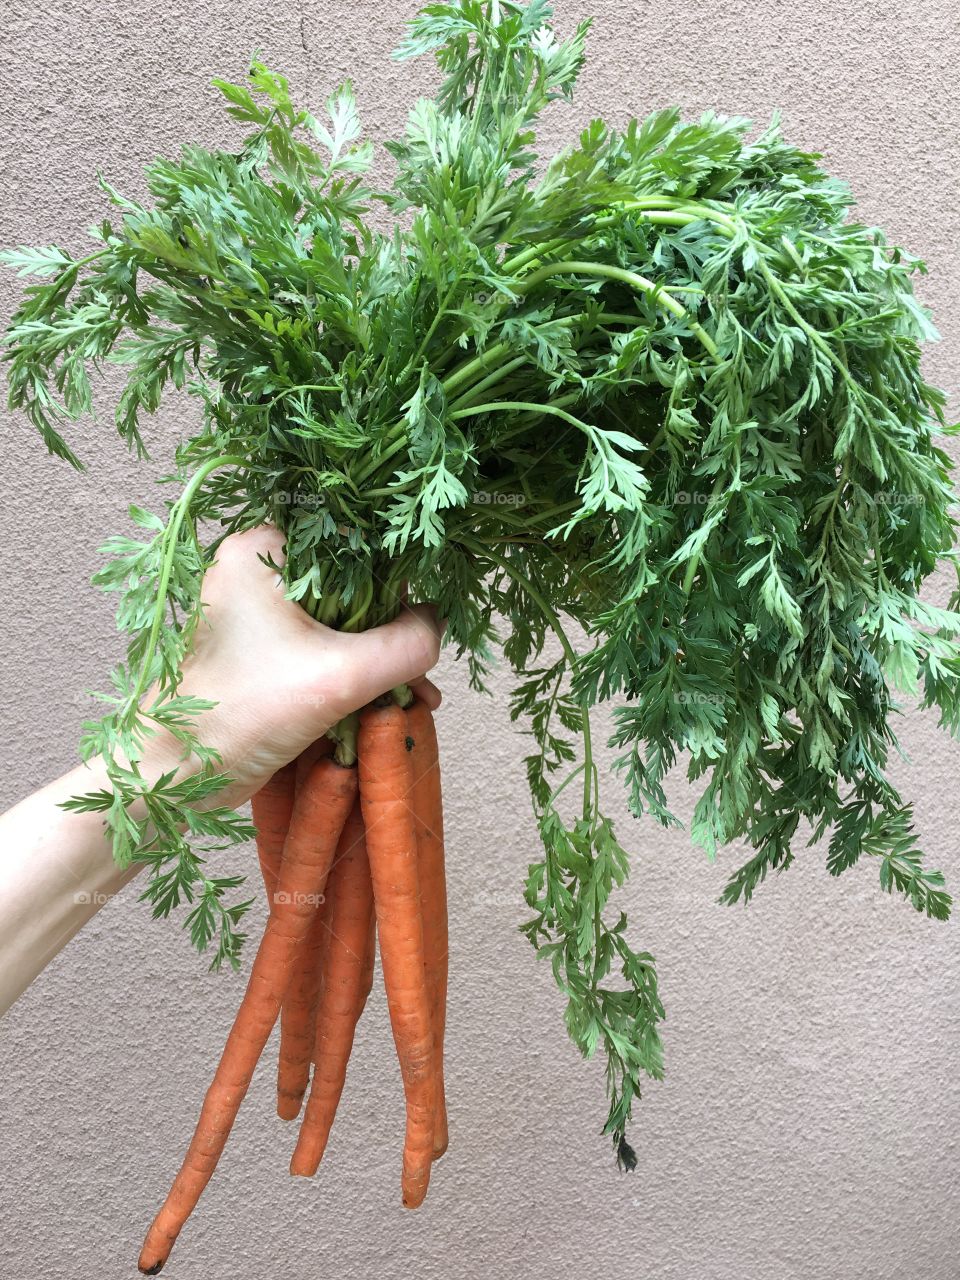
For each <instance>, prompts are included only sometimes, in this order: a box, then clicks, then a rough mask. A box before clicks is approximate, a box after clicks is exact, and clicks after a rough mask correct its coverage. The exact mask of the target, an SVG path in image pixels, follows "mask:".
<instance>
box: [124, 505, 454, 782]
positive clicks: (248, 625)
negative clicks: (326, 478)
mask: <svg viewBox="0 0 960 1280" xmlns="http://www.w3.org/2000/svg"><path fill="white" fill-rule="evenodd" d="M282 549H283V538H282V536H281V535H280V533H279V532H278V531H277V530H276V529H273V528H271V527H269V526H263V527H261V528H259V529H253V530H250V531H249V532H247V533H241V534H234V535H233V536H232V537H229V538H227V539H226V540H225V541H224V542H223V543H222V545H221V547H220V549H219V551H218V553H217V559H216V563H215V564H214V565H213V566H212V567H211V568H210V569H209V570H208V571H207V574H206V577H205V578H204V581H203V602H204V606H205V609H204V617H203V619H202V620H201V622H200V624H199V626H198V628H197V634H196V636H195V639H194V644H193V649H192V651H191V653H190V655H189V657H188V658H187V659H186V661H185V663H184V666H183V673H182V674H183V680H182V683H181V685H180V690H179V692H181V693H183V694H192V695H194V696H195V697H198V698H205V699H209V700H211V701H214V702H216V704H217V705H216V706H215V707H214V708H213V709H212V710H210V711H206V712H204V713H203V714H202V715H201V716H200V717H199V719H198V721H197V731H198V735H199V737H200V739H201V741H202V742H203V743H204V744H205V745H206V746H210V747H214V748H215V749H216V750H217V751H218V752H219V753H220V756H221V758H222V761H223V765H222V768H223V771H224V772H225V773H228V774H229V775H230V776H231V777H232V778H233V779H234V781H233V783H232V784H231V786H230V787H229V788H228V789H227V791H226V792H224V793H222V794H221V795H220V796H218V797H217V802H218V803H227V804H231V805H238V804H242V803H243V802H244V801H245V800H247V799H249V797H250V796H251V795H253V793H254V792H255V791H257V790H258V789H259V788H260V787H261V786H262V785H263V783H264V782H266V781H267V779H268V778H269V777H270V776H271V774H273V773H275V772H276V771H277V769H279V768H280V767H281V766H282V765H284V764H286V763H287V762H288V761H290V760H293V759H295V758H296V757H297V756H298V755H299V754H300V752H301V751H303V750H304V749H305V748H306V747H308V746H309V745H310V744H311V743H312V742H314V741H316V739H317V738H320V737H322V736H323V734H324V733H325V732H326V731H327V729H329V728H330V727H331V726H332V725H334V724H336V723H337V721H339V720H340V719H342V718H343V717H344V716H346V715H348V714H349V713H350V712H351V711H357V710H359V708H360V707H362V706H364V705H365V704H366V703H367V702H370V701H371V700H372V699H374V698H376V697H378V696H379V695H380V694H382V693H386V692H387V691H388V690H389V689H392V688H394V687H396V686H397V685H399V684H409V685H411V686H412V687H413V688H414V691H415V692H416V693H417V695H418V696H419V697H421V698H423V699H424V701H426V702H427V703H429V705H430V706H431V707H434V708H436V707H437V706H438V705H439V703H440V694H439V692H438V691H437V689H436V688H435V687H434V686H433V685H432V684H431V683H430V681H429V680H427V679H426V678H425V674H426V672H427V671H429V670H430V669H431V668H432V667H433V666H435V665H436V662H437V659H438V657H439V654H440V637H441V634H442V629H441V627H440V625H439V624H438V622H437V618H436V614H435V612H434V610H433V609H432V608H430V607H429V606H427V605H413V606H411V607H406V606H405V607H404V608H403V609H402V610H401V612H400V614H399V615H398V617H397V618H396V619H395V621H393V622H390V623H388V624H387V625H386V626H382V627H375V628H373V629H372V630H370V631H364V632H360V633H359V634H356V635H352V634H347V633H345V632H340V631H332V630H331V629H330V628H329V627H324V626H321V624H320V623H319V622H315V621H314V620H313V619H312V618H311V617H310V616H309V615H308V614H307V613H306V612H305V610H303V609H302V608H301V607H300V605H298V604H296V603H295V602H294V601H292V600H287V599H286V598H285V597H284V594H283V586H282V583H281V579H280V577H279V575H278V574H277V573H276V572H275V571H274V570H273V569H270V568H268V567H267V565H265V564H264V563H263V561H262V559H261V557H268V556H269V557H270V558H272V560H273V561H274V563H275V564H282V562H283V554H282ZM154 745H155V747H156V750H154ZM147 755H148V759H147V761H146V762H145V763H146V764H147V765H149V763H150V761H151V759H152V758H155V757H157V756H158V755H159V761H160V763H161V764H162V765H163V767H165V768H168V767H170V765H171V763H172V762H173V761H174V760H176V759H178V758H179V755H180V748H179V745H178V744H177V743H175V742H173V741H172V740H168V741H163V740H159V741H158V742H157V743H156V744H153V745H152V746H151V748H150V749H149V750H148V753H147Z"/></svg>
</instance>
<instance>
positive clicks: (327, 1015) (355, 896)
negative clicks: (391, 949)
mask: <svg viewBox="0 0 960 1280" xmlns="http://www.w3.org/2000/svg"><path fill="white" fill-rule="evenodd" d="M326 896H327V910H326V911H325V913H324V917H323V920H324V924H325V926H326V927H327V929H328V930H329V941H328V944H327V950H326V955H325V957H324V971H323V985H322V988H321V995H320V1002H319V1007H318V1009H317V1036H316V1049H315V1052H314V1058H315V1060H316V1063H317V1066H316V1070H315V1071H314V1073H313V1082H312V1083H311V1085H310V1097H309V1098H308V1100H307V1109H306V1111H305V1112H304V1116H303V1122H302V1124H301V1126H300V1136H299V1138H298V1140H297V1146H296V1150H295V1151H294V1153H293V1157H292V1159H291V1161H290V1172H291V1173H292V1174H297V1175H300V1176H302V1177H307V1178H310V1177H313V1175H314V1174H315V1173H316V1171H317V1168H318V1166H319V1164H320V1161H321V1160H322V1158H323V1153H324V1151H325V1149H326V1145H327V1139H328V1138H329V1136H330V1129H331V1127H332V1126H333V1121H334V1117H335V1116H336V1113H337V1106H338V1105H339V1102H340V1095H341V1093H342V1092H343V1085H344V1081H345V1080H346V1075H347V1063H348V1061H349V1058H350V1051H351V1049H352V1048H353V1037H354V1032H355V1031H356V1027H357V1022H358V1021H359V1018H360V1015H361V1013H362V1012H363V1007H364V1004H365V1003H366V994H367V993H366V991H365V990H364V988H365V986H366V984H367V968H368V956H369V952H370V924H371V919H372V916H373V886H372V884H371V882H370V864H369V862H368V861H367V850H366V844H365V842H364V836H363V817H362V816H361V813H360V806H359V804H355V805H354V807H353V812H352V813H351V815H350V817H349V818H348V819H347V824H346V826H345V827H344V828H343V834H342V835H341V837H340V845H339V848H338V849H337V860H336V862H335V863H334V865H333V868H332V870H331V872H330V876H329V879H328V880H327V894H326ZM372 972H373V970H372V965H371V966H370V973H371V976H372ZM367 990H369V987H367Z"/></svg>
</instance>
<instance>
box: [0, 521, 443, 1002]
mask: <svg viewBox="0 0 960 1280" xmlns="http://www.w3.org/2000/svg"><path fill="white" fill-rule="evenodd" d="M282 546H283V539H282V537H281V536H280V534H279V533H278V532H277V531H276V530H275V529H272V528H267V527H264V528H261V529H254V530H251V531H249V532H248V533H243V534H235V535H234V536H233V537H230V538H228V539H226V541H225V542H224V543H223V544H222V546H221V548H220V551H219V553H218V556H217V560H216V563H215V564H214V565H213V566H212V567H211V569H210V570H209V571H208V573H207V575H206V578H205V579H204V584H203V601H204V605H205V613H204V620H203V622H202V623H201V625H200V627H199V628H198V632H197V636H196V639H195V642H194V645H193V648H192V651H191V653H190V655H189V656H188V658H187V660H186V662H185V663H184V667H183V673H182V674H183V680H182V684H181V692H183V693H190V694H194V695H196V696H197V697H203V698H207V699H210V700H211V701H215V702H216V703H217V705H216V707H215V708H213V709H212V710H211V711H209V712H205V713H204V714H203V716H202V719H201V722H200V735H201V738H202V740H203V741H204V742H205V743H206V744H207V745H209V746H212V747H214V748H215V749H216V750H217V751H218V752H219V753H220V756H221V758H222V760H223V766H222V767H223V771H224V772H225V773H227V774H229V775H230V777H231V778H232V779H233V782H232V784H231V785H230V787H229V788H227V790H225V791H224V792H222V793H221V794H220V795H218V796H217V797H216V802H217V803H226V804H229V805H232V806H239V805H242V804H243V803H245V802H246V801H247V800H249V798H250V797H251V796H252V795H253V794H254V792H256V791H258V790H259V789H260V787H261V786H263V784H264V783H265V782H266V781H267V780H268V779H269V778H270V777H271V776H272V774H274V773H275V772H276V771H277V769H280V768H281V767H282V766H283V765H285V764H287V763H289V762H290V761H291V760H294V759H296V757H297V756H298V755H299V754H300V752H301V751H303V750H304V749H305V748H306V747H308V746H309V745H310V744H311V743H312V742H314V741H316V739H317V738H320V737H322V736H323V734H324V733H325V732H326V731H327V729H329V728H330V727H331V726H332V725H334V724H336V723H337V722H338V721H339V720H340V719H341V718H342V717H343V716H345V715H348V714H349V713H350V712H352V711H356V710H358V709H359V708H360V707H362V706H364V705H365V704H366V703H367V702H370V701H372V699H374V698H376V697H378V696H379V695H380V694H382V693H386V692H387V691H388V690H389V689H393V688H395V687H396V686H397V685H400V684H409V685H411V686H412V687H413V688H414V690H415V692H416V693H417V695H418V696H419V697H421V698H423V699H424V701H426V702H427V703H428V704H429V705H430V706H431V707H434V708H435V707H437V706H438V705H439V702H440V694H439V692H438V691H437V689H436V688H435V686H434V685H432V684H431V683H430V681H429V680H427V679H426V672H427V671H429V670H430V669H431V668H432V667H433V666H435V665H436V662H437V659H438V657H439V652H440V637H441V627H440V625H439V623H438V621H437V618H436V615H435V613H434V611H433V610H432V609H431V608H429V607H428V606H425V605H415V606H412V607H410V608H404V609H402V610H401V612H400V614H399V616H398V617H397V618H396V620H395V621H393V622H391V623H389V624H388V625H386V626H383V627H377V628H374V629H373V630H371V631H367V632H363V633H361V634H359V635H347V634H344V633H342V632H337V631H332V630H330V629H329V628H327V627H323V626H321V625H320V624H319V623H317V622H314V621H313V619H312V618H310V617H309V616H308V615H307V614H306V613H305V612H304V610H303V609H301V608H300V606H299V605H297V604H295V603H293V602H292V601H289V600H286V599H285V598H284V596H283V592H282V589H281V586H280V580H279V576H278V575H277V574H276V573H275V572H274V571H273V570H272V569H270V568H269V567H267V565H265V564H264V563H263V562H262V560H261V559H260V557H271V558H272V559H273V561H274V562H275V563H281V562H282ZM174 767H179V768H180V769H181V770H183V771H184V772H189V771H191V770H192V769H194V768H196V767H197V765H196V762H192V761H189V760H188V761H182V752H181V749H180V747H179V746H178V744H177V743H176V742H174V741H173V740H172V739H168V738H165V737H162V736H159V735H158V736H157V737H156V738H155V739H154V740H152V741H151V742H150V745H149V747H148V750H147V753H146V755H145V758H144V760H143V761H142V762H141V768H142V771H143V773H144V775H145V776H146V777H148V778H151V779H153V778H155V777H159V775H160V774H161V773H163V772H165V771H167V770H169V769H171V768H174ZM104 785H105V772H104V767H103V764H102V762H101V761H99V760H93V761H91V762H90V763H89V764H87V765H79V766H78V767H77V768H76V769H73V770H71V772H69V773H67V774H65V775H64V776H63V777H61V778H58V779H57V780H56V781H55V782H51V783H50V784H49V785H48V786H46V787H44V788H42V789H41V790H40V791H37V792H35V793H34V794H33V795H31V796H28V797H27V798H26V799H25V800H22V801H21V802H20V803H19V804H18V805H16V806H14V808H12V809H10V810H8V811H7V812H6V813H5V814H3V815H0V849H2V850H3V851H4V853H3V857H2V858H0V1014H2V1013H4V1012H6V1010H7V1009H8V1008H9V1007H10V1005H11V1004H13V1002H14V1001H15V1000H16V999H17V998H18V997H19V996H20V995H21V994H22V992H23V991H25V990H26V988H27V987H28V986H29V985H30V983H31V982H32V981H33V979H34V978H35V977H36V976H37V974H38V973H40V971H41V970H42V969H43V968H44V966H45V965H46V964H47V963H49V961H50V960H51V959H52V958H53V957H54V956H55V955H56V954H57V953H58V952H59V951H60V950H61V949H62V948H63V947H64V946H65V945H66V943H67V942H68V941H69V940H70V939H71V938H72V937H73V936H74V934H76V932H77V931H78V930H79V929H80V928H82V927H83V925H84V924H86V922H87V921H88V920H89V919H90V918H91V917H92V916H94V915H95V914H96V913H97V911H99V910H100V908H101V907H102V906H103V905H104V904H105V903H106V902H108V901H109V899H110V897H111V896H112V895H113V894H115V893H116V892H117V891H118V890H119V889H120V888H121V887H122V886H123V885H124V884H125V883H126V882H127V881H128V880H130V879H131V878H132V877H133V876H135V875H136V874H138V872H139V871H140V870H142V868H138V867H136V866H134V867H133V868H131V869H129V870H127V871H122V870H120V868H118V866H117V864H116V863H115V862H114V860H113V856H112V854H111V851H110V845H109V841H108V839H107V837H106V834H105V832H104V828H103V825H102V822H101V820H100V818H99V816H98V815H96V814H72V813H67V812H65V811H64V810H63V809H61V808H59V805H60V803H61V802H62V801H64V800H67V799H69V798H70V797H71V796H75V795H78V794H81V793H83V792H87V791H94V790H98V789H100V788H102V787H103V786H104Z"/></svg>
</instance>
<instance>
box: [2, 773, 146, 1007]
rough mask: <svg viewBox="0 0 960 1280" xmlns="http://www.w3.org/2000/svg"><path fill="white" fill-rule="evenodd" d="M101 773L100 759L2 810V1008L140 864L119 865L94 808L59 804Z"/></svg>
mask: <svg viewBox="0 0 960 1280" xmlns="http://www.w3.org/2000/svg"><path fill="white" fill-rule="evenodd" d="M105 777H106V775H105V772H104V770H103V767H102V765H101V764H100V762H99V761H95V762H93V763H92V764H91V765H90V766H89V767H86V766H82V765H81V766H79V767H78V768H76V769H74V770H72V771H71V772H70V773H67V774H64V776H63V777H62V778H58V779H57V780H56V782H51V783H50V784H49V786H46V787H44V788H43V789H42V790H41V791H37V792H35V793H34V794H33V795H31V796H28V797H27V798H26V799H25V800H22V801H21V802H20V803H19V804H18V805H16V806H15V807H14V808H13V809H10V810H9V811H8V812H7V813H5V814H3V815H2V816H0V848H2V849H3V857H2V858H0V1014H2V1013H5V1012H6V1010H7V1009H8V1008H9V1007H10V1005H11V1004H13V1002H14V1000H16V999H17V997H18V996H19V995H21V993H22V992H23V991H25V990H26V988H27V987H28V986H29V985H30V983H31V982H32V981H33V979H34V978H35V977H36V976H37V974H38V973H39V972H40V971H41V969H43V967H44V966H45V965H46V964H47V963H48V962H49V961H50V960H51V959H52V958H53V957H54V956H55V955H56V954H57V952H58V951H59V950H60V949H61V948H62V947H63V946H65V945H66V943H67V942H69V940H70V939H71V938H72V937H73V936H74V934H75V933H76V932H77V931H78V930H79V929H81V928H82V927H83V925H84V924H86V922H87V921H88V920H89V919H90V918H91V917H92V916H93V915H95V914H96V913H97V911H99V909H100V907H101V906H102V905H103V904H104V903H105V902H106V901H107V900H108V899H109V898H110V897H111V896H112V895H113V894H115V893H116V892H117V890H118V889H120V888H121V887H122V885H124V884H125V883H126V882H127V881H128V880H129V879H130V878H131V877H132V876H133V875H135V874H136V872H137V871H138V870H142V868H141V867H133V868H131V869H129V870H126V871H122V870H121V869H120V868H119V867H118V866H117V864H116V862H115V861H114V860H113V856H112V854H111V850H110V842H109V840H108V838H107V835H106V832H105V830H104V825H103V820H102V818H101V817H100V815H99V814H74V813H68V812H66V811H65V810H63V809H61V808H60V807H59V805H60V804H61V802H62V801H64V800H68V799H69V798H70V797H71V796H75V795H78V794H79V793H81V792H85V791H92V790H96V789H99V788H100V787H102V786H103V785H104V782H105Z"/></svg>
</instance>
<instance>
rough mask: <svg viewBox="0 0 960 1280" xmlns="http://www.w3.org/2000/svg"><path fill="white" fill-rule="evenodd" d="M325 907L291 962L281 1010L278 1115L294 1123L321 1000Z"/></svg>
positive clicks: (300, 1101) (318, 914)
mask: <svg viewBox="0 0 960 1280" xmlns="http://www.w3.org/2000/svg"><path fill="white" fill-rule="evenodd" d="M324 916H325V912H324V904H321V905H320V908H319V910H318V911H317V913H316V915H315V916H314V918H313V923H312V925H311V926H310V932H309V933H308V934H307V936H306V938H304V940H303V942H302V943H301V945H300V947H299V949H298V951H297V954H296V956H295V957H294V961H293V977H292V978H291V980H290V986H289V987H288V988H287V994H286V995H285V996H284V999H283V1008H282V1009H281V1010H280V1056H279V1059H278V1061H277V1115H278V1116H279V1117H280V1119H281V1120H295V1119H296V1118H297V1116H298V1115H299V1114H300V1108H301V1106H302V1105H303V1095H304V1094H305V1093H306V1090H307V1084H308V1082H309V1080H310V1064H311V1062H312V1061H313V1060H314V1058H313V1048H314V1039H315V1028H316V1018H317V1003H318V1000H319V998H320V975H321V971H322V967H323V964H322V957H323V953H324V942H325V940H326V938H327V927H326V924H325V919H324Z"/></svg>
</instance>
